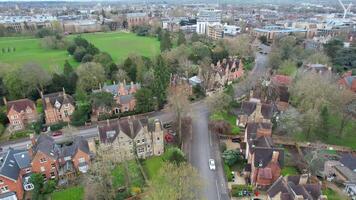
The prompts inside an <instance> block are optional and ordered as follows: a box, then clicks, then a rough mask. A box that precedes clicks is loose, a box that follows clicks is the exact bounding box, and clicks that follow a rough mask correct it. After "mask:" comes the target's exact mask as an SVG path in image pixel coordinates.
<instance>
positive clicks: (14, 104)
mask: <svg viewBox="0 0 356 200" xmlns="http://www.w3.org/2000/svg"><path fill="white" fill-rule="evenodd" d="M6 106H7V112H9V111H10V109H11V108H13V109H14V110H16V112H21V111H24V112H25V111H26V108H27V107H29V108H31V109H32V110H36V106H35V103H33V101H31V100H29V99H20V100H15V101H9V102H7V105H6Z"/></svg>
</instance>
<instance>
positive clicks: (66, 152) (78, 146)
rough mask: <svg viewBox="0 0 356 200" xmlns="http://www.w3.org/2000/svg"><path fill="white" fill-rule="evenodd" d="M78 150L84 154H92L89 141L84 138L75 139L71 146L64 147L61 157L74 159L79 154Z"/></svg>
mask: <svg viewBox="0 0 356 200" xmlns="http://www.w3.org/2000/svg"><path fill="white" fill-rule="evenodd" d="M78 150H81V151H82V152H84V153H86V154H90V151H89V145H88V141H87V140H86V139H84V137H83V136H80V137H76V138H74V141H73V143H72V144H71V145H69V146H63V147H62V148H61V156H62V157H68V156H70V157H73V156H74V155H75V154H76V153H77V152H78Z"/></svg>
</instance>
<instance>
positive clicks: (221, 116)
mask: <svg viewBox="0 0 356 200" xmlns="http://www.w3.org/2000/svg"><path fill="white" fill-rule="evenodd" d="M210 120H213V121H217V120H225V121H227V122H229V124H230V126H231V133H232V134H233V135H238V134H239V133H240V128H239V127H238V126H236V116H234V115H229V114H228V113H227V112H219V113H213V114H212V115H211V116H210Z"/></svg>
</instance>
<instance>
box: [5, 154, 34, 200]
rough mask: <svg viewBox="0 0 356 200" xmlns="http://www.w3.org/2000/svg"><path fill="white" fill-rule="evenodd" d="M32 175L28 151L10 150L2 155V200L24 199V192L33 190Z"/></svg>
mask: <svg viewBox="0 0 356 200" xmlns="http://www.w3.org/2000/svg"><path fill="white" fill-rule="evenodd" d="M30 174H31V165H30V157H29V154H28V152H27V151H26V150H14V149H12V148H10V149H9V150H8V151H6V152H2V153H0V199H3V198H5V199H6V198H9V199H10V197H12V199H15V197H16V198H17V199H20V200H21V199H23V194H24V190H31V189H33V185H32V184H30V183H29V182H28V179H29V177H30Z"/></svg>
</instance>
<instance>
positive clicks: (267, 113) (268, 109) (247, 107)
mask: <svg viewBox="0 0 356 200" xmlns="http://www.w3.org/2000/svg"><path fill="white" fill-rule="evenodd" d="M256 105H257V102H253V101H244V102H242V104H241V111H242V112H243V113H244V114H246V115H248V116H250V115H251V114H252V113H253V112H254V111H255V110H256ZM261 113H262V116H263V118H265V119H271V118H272V116H273V105H271V104H265V103H261Z"/></svg>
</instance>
